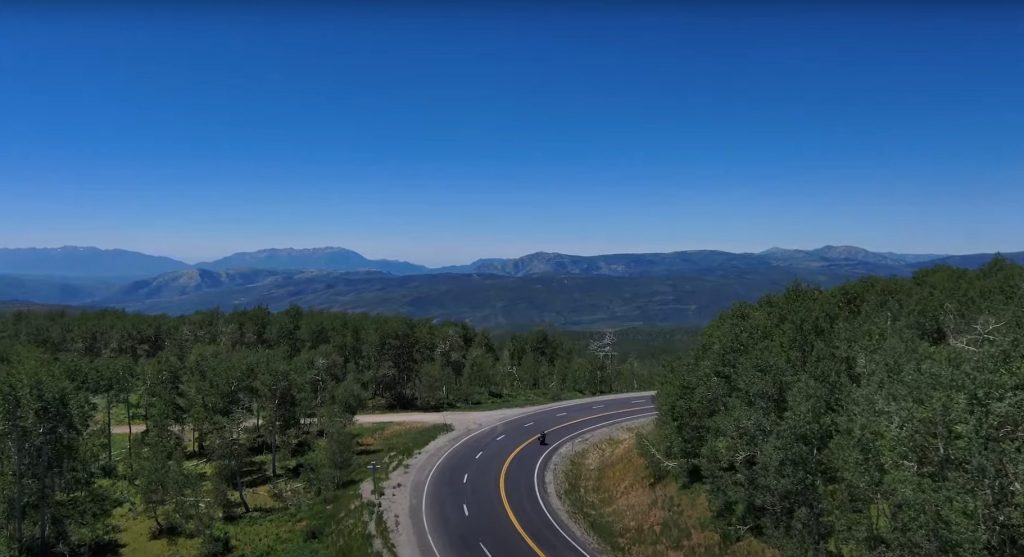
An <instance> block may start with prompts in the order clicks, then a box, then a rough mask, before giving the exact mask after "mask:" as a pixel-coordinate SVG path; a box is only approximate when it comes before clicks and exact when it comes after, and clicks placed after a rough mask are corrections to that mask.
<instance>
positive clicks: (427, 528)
mask: <svg viewBox="0 0 1024 557" xmlns="http://www.w3.org/2000/svg"><path fill="white" fill-rule="evenodd" d="M619 398H626V397H619ZM619 398H611V399H609V400H619ZM584 404H587V403H586V402H570V403H568V404H563V405H561V406H551V407H549V408H541V409H540V410H534V411H532V412H526V413H525V414H518V415H516V416H512V417H511V418H505V419H504V420H501V421H500V422H498V423H495V424H491V425H489V426H487V427H482V428H480V429H478V430H476V431H473V432H470V433H469V435H466V436H465V437H463V438H462V439H460V440H459V441H458V442H456V443H455V444H454V445H452V446H451V447H448V450H447V451H445V452H444V454H442V455H441V458H439V459H437V462H435V463H434V467H433V468H431V469H430V473H429V474H427V481H426V482H425V483H424V484H423V503H422V504H421V505H420V511H421V513H422V514H423V530H424V531H425V532H426V534H427V541H428V542H430V549H433V550H434V555H436V556H437V557H441V553H440V552H439V551H438V550H437V546H436V545H434V538H433V537H432V536H431V535H430V526H428V525H427V491H429V489H430V480H431V479H433V477H434V472H437V467H438V466H440V465H441V461H443V460H444V458H445V457H446V456H448V455H449V454H451V452H452V451H454V450H455V449H456V448H458V446H459V445H461V444H463V443H465V442H466V441H468V440H469V438H470V437H473V436H474V435H476V434H478V433H482V432H484V431H487V430H488V429H491V428H492V427H497V426H499V425H501V424H504V423H507V422H511V421H512V420H518V419H519V418H522V417H523V416H529V415H531V414H539V413H541V412H548V411H550V410H557V409H559V408H568V407H570V406H581V405H584ZM564 414H565V413H563V414H560V415H564ZM481 545H482V544H481Z"/></svg>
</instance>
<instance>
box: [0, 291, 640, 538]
mask: <svg viewBox="0 0 1024 557" xmlns="http://www.w3.org/2000/svg"><path fill="white" fill-rule="evenodd" d="M613 352H614V342H613V341H612V340H611V339H610V338H606V337H604V336H599V337H597V338H595V339H593V342H592V343H591V342H589V339H588V342H583V340H582V339H570V338H567V337H563V336H558V335H556V334H552V333H549V332H548V331H544V330H536V331H532V332H529V333H525V334H517V335H511V336H509V337H506V338H505V339H504V340H503V341H501V342H500V343H495V342H493V341H492V340H491V339H490V337H489V335H488V334H487V333H486V332H484V331H477V330H474V329H472V328H470V327H469V326H467V325H465V324H454V323H442V324H435V323H431V322H428V321H424V320H414V319H409V318H404V317H380V316H368V315H362V314H343V313H329V312H319V311H303V310H301V309H299V308H297V307H293V308H290V309H288V310H286V311H283V312H280V313H271V312H270V311H268V310H266V309H262V308H261V309H254V310H247V311H238V312H234V313H221V312H217V311H209V312H204V313H197V314H193V315H189V316H184V317H174V318H172V317H166V316H143V315H132V314H126V313H123V312H118V311H97V312H92V311H83V312H81V313H77V314H73V315H72V314H68V313H63V312H45V311H44V312H14V313H8V314H0V523H2V524H3V529H2V537H0V555H4V554H8V553H15V554H17V553H19V552H27V553H46V552H56V553H62V554H79V555H81V554H87V553H93V554H96V553H109V552H115V551H116V547H114V546H113V545H112V540H113V539H114V537H115V534H116V532H115V531H114V529H113V527H112V524H111V519H110V517H111V511H112V510H113V509H114V508H115V507H118V506H120V505H123V504H125V503H126V502H128V503H129V504H130V505H132V506H133V507H132V508H138V509H141V512H143V514H144V516H146V517H148V518H149V519H150V520H151V524H152V531H153V534H152V535H154V536H181V537H183V538H187V539H201V540H202V547H203V551H204V552H206V553H210V554H218V553H223V552H225V551H227V550H228V548H229V547H230V540H226V539H225V534H224V532H223V531H222V529H221V528H220V526H219V525H220V524H221V523H222V522H223V521H224V520H226V519H230V518H232V517H238V516H241V515H245V514H247V513H249V511H250V508H251V505H250V502H249V498H248V495H247V494H248V492H249V489H250V488H251V487H252V485H253V482H255V481H257V480H255V479H254V478H263V480H258V481H260V482H272V481H274V480H275V479H277V478H280V477H289V478H294V479H295V480H296V481H295V484H294V485H299V486H302V487H301V488H299V487H296V488H294V489H295V490H297V493H299V494H301V495H302V497H307V498H314V497H319V496H321V495H323V494H329V493H331V492H332V491H333V490H336V489H338V488H339V487H340V486H341V485H345V484H346V482H349V481H350V480H351V477H350V475H349V471H350V469H351V467H352V455H353V452H354V451H355V450H356V447H355V445H354V441H353V437H352V434H351V433H350V428H349V426H350V423H351V416H352V415H353V414H354V413H355V412H357V411H358V410H361V409H365V408H394V409H411V408H423V409H438V408H446V407H454V406H459V405H463V404H467V403H479V402H487V401H495V400H509V399H517V398H521V397H527V396H530V397H533V398H557V397H560V396H565V395H569V394H573V393H601V392H609V391H613V390H617V389H634V388H638V387H639V388H643V387H649V386H651V385H652V384H653V378H652V377H651V372H650V370H651V369H652V366H647V365H642V364H641V363H639V362H637V361H636V360H630V361H620V360H616V359H615V358H614V357H612V355H611V354H612V353H613ZM119 422H120V423H123V424H130V423H135V424H140V425H144V426H145V432H144V433H143V434H141V435H139V434H138V431H137V430H136V434H135V435H120V436H115V435H114V434H113V429H114V428H113V427H112V425H113V424H116V423H119ZM115 437H117V439H115ZM123 442H126V443H127V451H126V454H125V458H124V459H123V460H122V461H121V462H115V459H114V457H113V455H114V453H115V446H114V445H115V444H118V443H123ZM286 461H287V463H288V464H287V466H285V465H284V463H285V462H286ZM115 480H116V481H115ZM273 485H277V484H276V483H275V484H273ZM289 485H291V484H289ZM278 495H279V496H280V497H292V498H295V497H299V496H298V495H295V493H293V492H289V493H286V494H278ZM300 498H301V497H300ZM290 528H292V529H294V526H293V527H290ZM311 535H312V534H311ZM300 554H301V553H300Z"/></svg>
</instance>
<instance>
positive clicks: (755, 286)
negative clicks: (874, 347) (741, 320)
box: [0, 246, 1024, 328]
mask: <svg viewBox="0 0 1024 557" xmlns="http://www.w3.org/2000/svg"><path fill="white" fill-rule="evenodd" d="M84 249H85V253H86V254H92V253H94V252H93V251H92V250H95V248H84ZM8 251H10V250H8ZM58 251H60V250H58ZM65 251H66V250H65ZM95 251H98V252H101V253H100V255H103V256H106V255H108V252H110V251H117V250H95ZM71 253H72V254H73V255H74V257H71V260H72V261H74V262H75V263H76V264H81V263H82V261H83V259H82V258H81V257H79V256H78V254H77V249H76V250H71ZM129 253H132V252H129ZM136 255H141V256H142V257H143V259H142V261H144V262H146V263H147V264H148V263H151V262H152V260H150V259H148V258H150V257H152V256H145V255H144V254H136ZM1002 255H1003V256H1004V257H1006V258H1007V259H1010V260H1012V261H1015V262H1017V263H1022V264H1024V252H1015V253H1005V254H1002ZM992 257H993V254H969V255H957V256H941V255H922V254H898V253H890V252H884V253H881V252H871V251H868V250H865V249H862V248H858V247H854V246H823V247H821V248H817V249H812V250H796V249H782V248H772V249H769V250H765V251H763V252H760V253H731V252H725V251H715V250H691V251H678V252H670V253H639V254H630V253H624V254H608V255H595V256H581V255H567V254H560V253H550V252H538V253H533V254H528V255H525V256H522V257H517V258H508V259H502V258H491V259H480V260H477V261H474V262H473V263H471V264H468V265H459V266H450V267H441V268H433V269H431V268H427V267H424V266H421V265H416V264H413V263H408V262H403V261H391V260H372V259H367V258H365V257H363V256H362V255H360V254H358V253H357V252H354V251H352V250H348V249H345V248H314V249H272V250H259V251H256V252H246V253H239V254H234V255H232V256H228V257H225V258H221V259H218V260H216V261H212V262H209V263H202V264H199V266H189V265H187V264H184V263H181V262H176V264H173V266H178V264H180V265H181V266H182V267H180V268H177V269H173V270H170V271H168V272H162V273H158V274H155V275H151V276H147V277H139V278H135V279H132V280H120V281H116V280H113V279H110V278H104V277H96V276H88V275H83V274H82V273H79V274H78V275H75V274H73V273H68V272H67V271H68V270H69V266H64V267H60V268H61V269H62V272H64V273H65V274H61V275H32V276H29V275H19V274H15V273H8V272H6V269H5V268H3V267H0V300H4V299H7V300H22V301H25V302H33V303H48V304H75V305H88V306H94V307H104V306H105V307H118V308H124V309H127V310H130V311H140V312H164V313H187V312H191V311H195V310H200V309H207V308H221V309H232V308H240V307H252V306H257V305H265V306H267V307H270V308H272V309H282V308H284V307H287V306H288V305H289V304H293V303H294V304H299V305H302V306H307V307H315V308H321V309H332V310H345V311H365V312H371V313H400V314H406V315H413V316H417V317H427V318H433V319H454V320H466V321H470V322H472V323H474V324H477V325H480V326H485V327H510V326H528V325H531V324H533V325H535V324H540V323H547V324H551V325H554V326H559V327H575V328H588V327H615V326H621V325H636V324H687V325H700V324H703V323H706V322H708V321H710V320H711V319H712V318H713V317H714V316H715V315H717V313H718V312H720V311H722V310H723V309H725V308H727V307H729V306H730V305H731V304H733V303H735V302H738V301H749V300H754V299H756V298H758V297H760V296H761V295H764V294H767V293H770V292H776V291H779V290H781V289H782V288H784V287H785V286H786V285H787V284H790V283H792V282H793V281H796V280H799V281H803V282H807V283H810V284H815V285H819V286H824V287H828V286H833V285H836V284H839V283H842V282H845V281H849V280H854V279H857V278H860V277H864V276H872V275H874V276H907V275H910V274H911V273H913V272H915V271H916V270H918V269H921V268H924V267H928V266H932V265H937V264H945V265H952V266H958V267H970V268H973V267H979V266H981V265H983V264H985V263H986V262H988V261H989V260H991V258H992ZM86 259H88V258H86ZM172 262H173V260H172ZM161 264H167V262H164V261H161ZM210 267H214V268H210ZM324 267H328V268H324ZM24 268H25V267H21V268H20V269H24ZM34 269H36V270H38V269H39V268H38V267H36V268H34ZM70 270H72V271H75V270H76V269H74V268H71V269H70ZM122 270H124V268H122Z"/></svg>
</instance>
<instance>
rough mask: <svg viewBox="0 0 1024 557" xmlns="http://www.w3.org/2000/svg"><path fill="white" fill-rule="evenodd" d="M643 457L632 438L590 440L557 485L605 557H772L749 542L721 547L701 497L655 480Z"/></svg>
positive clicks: (667, 480)
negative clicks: (601, 548)
mask: <svg viewBox="0 0 1024 557" xmlns="http://www.w3.org/2000/svg"><path fill="white" fill-rule="evenodd" d="M639 427H640V429H639V431H646V430H647V429H648V428H649V427H650V426H649V425H648V426H639ZM629 431H636V430H633V429H631V430H629ZM642 450H646V449H644V448H643V447H641V446H640V445H639V444H638V439H637V435H635V434H630V435H621V436H615V437H611V438H607V439H602V440H599V441H596V442H595V443H593V444H591V445H589V446H587V447H586V448H585V449H582V450H580V451H579V452H577V453H576V454H573V455H571V456H569V457H568V458H569V460H568V462H567V463H566V465H565V468H564V471H563V475H562V478H560V481H559V484H560V489H559V492H560V495H561V499H562V501H564V503H565V505H566V507H567V508H568V510H569V512H570V513H571V514H572V515H573V516H574V517H575V519H576V521H577V523H579V524H582V525H583V526H584V527H585V528H586V529H587V531H588V532H590V533H591V535H592V536H593V537H594V538H595V539H596V540H597V541H598V542H600V543H602V544H603V545H604V546H605V547H606V548H607V549H608V551H609V554H610V555H614V556H616V557H682V556H686V557H778V555H779V553H778V552H777V551H775V550H773V549H771V548H769V547H767V546H766V545H764V544H763V543H761V542H759V541H758V540H755V539H752V538H746V539H742V540H738V541H730V540H726V539H725V538H724V536H722V535H721V534H720V533H719V532H718V531H716V529H715V525H714V522H713V520H712V515H711V508H710V505H709V500H708V497H707V494H706V493H704V492H703V491H702V490H701V489H699V488H689V489H683V488H681V487H680V486H679V484H678V483H677V482H676V480H675V479H673V478H672V477H665V478H662V479H657V478H655V477H654V476H653V475H652V474H651V472H650V468H649V464H648V460H647V459H646V458H645V457H644V454H643V453H641V451H642Z"/></svg>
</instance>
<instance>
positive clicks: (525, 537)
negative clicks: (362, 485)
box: [418, 395, 656, 557]
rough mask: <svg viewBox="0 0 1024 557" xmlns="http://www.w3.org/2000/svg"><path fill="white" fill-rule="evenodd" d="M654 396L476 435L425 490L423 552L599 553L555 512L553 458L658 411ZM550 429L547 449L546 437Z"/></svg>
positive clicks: (545, 413) (455, 555) (454, 450)
mask: <svg viewBox="0 0 1024 557" xmlns="http://www.w3.org/2000/svg"><path fill="white" fill-rule="evenodd" d="M655 412H656V410H655V408H654V402H653V397H652V396H649V395H647V396H638V395H632V396H625V397H622V398H614V399H605V400H600V401H589V402H583V403H568V404H566V405H564V406H557V407H552V408H547V409H544V410H539V411H536V412H531V413H527V414H522V415H519V416H516V417H513V418H510V419H507V420H505V421H503V422H499V423H497V424H494V425H491V426H488V427H484V428H481V429H478V430H476V431H473V432H471V433H469V434H468V435H466V436H464V437H463V438H462V439H461V440H459V441H458V442H457V443H456V444H455V445H453V446H452V447H451V448H450V449H448V451H447V452H445V453H443V454H442V455H441V456H440V457H439V458H438V459H437V460H436V461H435V462H434V463H428V464H429V466H431V469H430V470H431V471H430V473H429V475H428V476H427V479H426V481H425V483H424V486H423V493H422V499H421V501H422V509H421V519H422V524H420V525H418V528H419V529H422V530H423V536H420V537H423V538H425V540H426V543H425V544H424V547H423V548H422V553H423V555H425V556H427V557H430V556H431V555H436V556H438V557H448V556H451V557H471V556H474V555H478V556H481V557H518V556H522V557H536V556H542V557H543V556H549V557H567V556H573V555H576V556H589V557H596V553H595V552H594V551H593V550H592V549H591V548H590V547H588V546H587V545H586V544H585V542H584V541H583V540H580V539H578V538H577V537H576V536H575V535H574V534H573V533H572V531H571V529H570V528H568V527H567V526H566V525H565V524H564V523H563V522H562V520H561V519H560V518H559V517H558V516H557V515H556V514H555V513H554V512H553V511H552V510H551V507H552V506H551V504H550V503H549V502H548V495H547V494H546V493H545V486H544V471H545V469H546V467H547V465H548V464H549V463H550V461H551V454H552V453H553V452H554V451H555V450H558V449H562V448H566V447H568V446H571V443H572V439H573V438H574V437H576V436H579V435H582V434H584V433H587V432H589V431H593V430H594V429H598V428H601V427H605V426H610V425H613V424H617V423H622V422H623V421H628V420H632V419H637V418H640V417H646V416H650V415H652V414H653V413H655ZM541 431H547V445H546V446H541V445H540V443H539V442H538V435H539V434H540V433H541Z"/></svg>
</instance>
